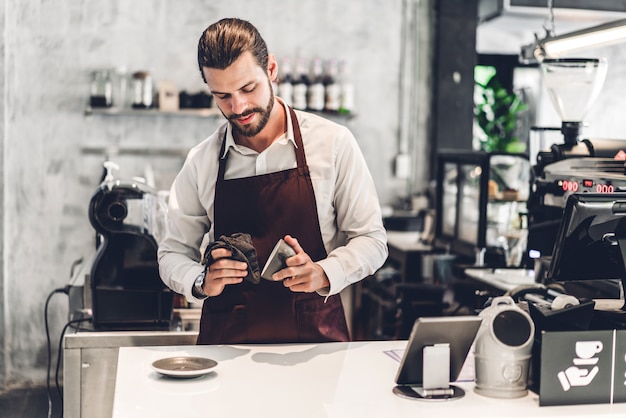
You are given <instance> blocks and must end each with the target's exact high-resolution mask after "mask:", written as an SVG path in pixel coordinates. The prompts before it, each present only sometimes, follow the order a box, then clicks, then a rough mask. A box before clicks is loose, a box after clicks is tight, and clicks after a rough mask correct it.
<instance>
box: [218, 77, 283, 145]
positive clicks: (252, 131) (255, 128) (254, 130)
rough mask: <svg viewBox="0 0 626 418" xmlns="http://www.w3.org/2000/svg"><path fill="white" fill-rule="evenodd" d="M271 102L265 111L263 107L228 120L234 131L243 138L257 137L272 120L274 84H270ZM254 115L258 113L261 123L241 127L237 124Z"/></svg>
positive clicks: (232, 116) (233, 116)
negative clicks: (241, 119) (242, 119)
mask: <svg viewBox="0 0 626 418" xmlns="http://www.w3.org/2000/svg"><path fill="white" fill-rule="evenodd" d="M269 87H270V100H269V102H268V103H267V106H265V109H263V108H261V107H255V108H253V109H249V110H247V111H245V112H244V113H242V114H240V115H231V116H230V117H229V118H228V119H229V120H230V121H231V125H232V127H233V131H234V132H236V133H238V134H239V135H242V136H247V137H252V136H255V135H257V134H258V133H259V132H261V131H262V130H263V128H265V126H266V125H267V122H268V121H269V120H270V114H271V113H272V109H273V108H274V92H273V91H272V84H271V83H270V86H269ZM252 113H258V116H259V122H258V123H257V124H256V125H254V124H251V125H241V124H239V123H238V122H237V119H239V118H242V117H246V116H248V115H250V114H252Z"/></svg>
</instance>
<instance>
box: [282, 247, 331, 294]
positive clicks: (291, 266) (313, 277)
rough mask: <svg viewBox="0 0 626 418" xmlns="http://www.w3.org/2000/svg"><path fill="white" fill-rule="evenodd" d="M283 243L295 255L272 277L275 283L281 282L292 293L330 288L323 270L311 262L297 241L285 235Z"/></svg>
mask: <svg viewBox="0 0 626 418" xmlns="http://www.w3.org/2000/svg"><path fill="white" fill-rule="evenodd" d="M284 239H285V242H286V243H287V244H289V245H290V246H291V247H292V248H293V249H294V251H295V252H296V255H294V256H292V257H289V258H288V259H287V260H286V263H287V268H284V269H282V270H280V271H278V272H276V273H274V275H273V276H272V279H274V280H275V281H281V280H282V281H283V284H284V285H285V287H288V288H289V290H291V291H292V292H306V293H312V292H315V291H317V290H320V289H323V288H327V287H329V286H330V282H329V281H328V277H327V276H326V273H325V272H324V269H323V268H322V267H321V266H320V265H319V264H317V263H315V262H313V260H311V257H309V255H308V254H307V253H305V252H304V250H303V249H302V247H301V246H300V244H299V243H298V240H297V239H295V238H294V237H292V236H291V235H285V238H284Z"/></svg>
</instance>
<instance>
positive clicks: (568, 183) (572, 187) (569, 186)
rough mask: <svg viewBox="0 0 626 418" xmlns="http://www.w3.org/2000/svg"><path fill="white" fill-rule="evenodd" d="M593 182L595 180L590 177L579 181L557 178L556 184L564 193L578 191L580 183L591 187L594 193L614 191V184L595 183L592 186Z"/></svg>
mask: <svg viewBox="0 0 626 418" xmlns="http://www.w3.org/2000/svg"><path fill="white" fill-rule="evenodd" d="M594 183H595V182H594V181H593V180H591V179H583V180H581V181H580V183H579V182H578V181H576V180H559V181H558V183H557V184H558V185H559V186H560V187H561V188H562V189H563V191H564V192H566V193H576V192H578V191H579V189H580V188H581V184H582V187H585V188H587V189H592V191H595V192H596V193H614V192H615V186H613V185H612V184H602V183H596V185H595V186H594Z"/></svg>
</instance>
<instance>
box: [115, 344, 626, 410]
mask: <svg viewBox="0 0 626 418" xmlns="http://www.w3.org/2000/svg"><path fill="white" fill-rule="evenodd" d="M405 346H406V341H376V342H352V343H323V344H297V345H232V346H195V345H194V346H177V347H122V348H120V350H119V359H118V367H117V380H116V386H115V401H114V405H113V417H114V418H123V417H128V418H143V417H146V418H147V417H151V418H152V417H168V418H170V417H171V418H174V417H176V418H183V417H193V418H197V417H220V418H223V417H237V418H238V417H271V418H280V417H289V418H294V417H298V418H304V417H337V418H345V417H354V418H357V417H358V418H366V417H385V418H386V417H394V418H397V417H412V418H419V417H436V418H444V417H458V418H463V417H472V418H473V417H481V418H489V417H494V418H495V417H498V418H502V417H547V416H551V417H591V416H593V417H626V404H615V405H608V404H603V405H577V406H558V407H554V406H553V407H539V406H538V396H537V395H536V394H534V393H533V392H529V393H528V395H527V396H525V397H523V398H518V399H495V398H488V397H484V396H481V395H478V394H476V393H475V392H474V391H473V386H474V385H473V383H471V382H464V383H460V384H458V385H459V386H460V387H462V388H463V389H465V392H466V394H465V397H463V398H461V399H459V400H454V401H444V402H425V401H418V400H411V399H404V398H400V397H398V396H396V395H394V394H393V393H392V389H393V387H394V379H395V375H396V371H397V369H398V366H399V362H398V361H397V360H395V359H393V358H392V357H391V356H389V355H387V354H385V351H388V350H402V349H404V348H405ZM176 355H189V356H200V357H208V358H211V359H213V360H216V361H217V362H218V363H219V364H218V366H217V367H216V368H215V371H214V372H211V373H209V374H207V375H204V376H201V377H197V378H193V379H172V378H167V377H164V376H161V375H160V374H158V373H157V372H155V371H153V370H152V367H151V364H152V362H153V361H155V360H158V359H161V358H165V357H171V356H176Z"/></svg>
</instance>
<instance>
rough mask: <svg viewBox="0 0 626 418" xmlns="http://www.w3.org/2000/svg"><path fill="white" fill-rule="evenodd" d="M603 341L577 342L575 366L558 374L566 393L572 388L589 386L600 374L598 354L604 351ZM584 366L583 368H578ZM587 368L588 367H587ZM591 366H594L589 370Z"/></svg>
mask: <svg viewBox="0 0 626 418" xmlns="http://www.w3.org/2000/svg"><path fill="white" fill-rule="evenodd" d="M602 348H603V345H602V341H577V342H576V349H575V351H576V356H577V357H575V358H574V359H572V362H573V363H574V365H573V366H572V367H569V368H567V370H565V371H561V372H559V373H558V374H557V377H558V378H559V382H560V383H561V387H562V388H563V390H564V391H568V390H570V388H571V387H572V386H587V385H588V384H589V383H591V381H592V380H593V378H594V377H595V376H596V374H598V370H599V369H598V366H596V364H597V363H598V357H596V354H598V353H600V352H601V351H602ZM578 366H583V367H578ZM585 366H586V367H585ZM589 366H593V367H592V368H591V369H589Z"/></svg>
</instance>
